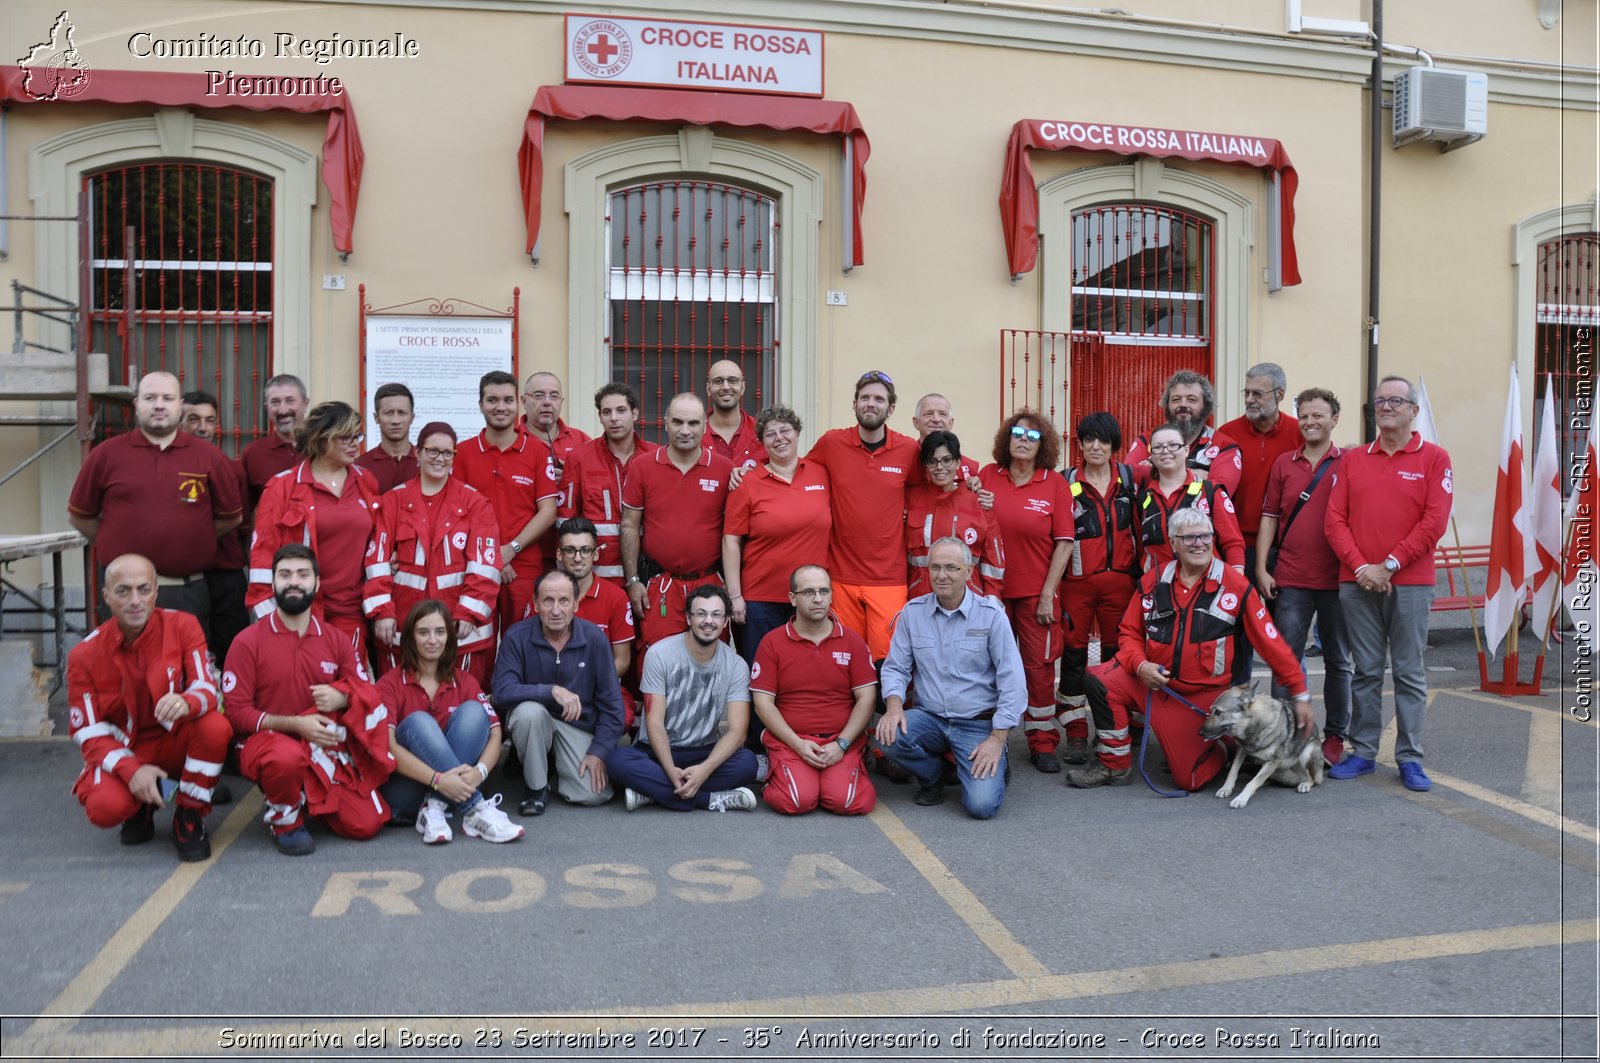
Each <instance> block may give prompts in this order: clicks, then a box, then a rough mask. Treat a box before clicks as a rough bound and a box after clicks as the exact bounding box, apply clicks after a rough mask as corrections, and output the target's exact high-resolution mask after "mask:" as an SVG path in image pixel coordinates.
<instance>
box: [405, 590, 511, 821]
mask: <svg viewBox="0 0 1600 1063" xmlns="http://www.w3.org/2000/svg"><path fill="white" fill-rule="evenodd" d="M455 663H456V625H455V622H454V621H453V620H452V619H451V618H450V607H449V606H447V605H445V603H443V602H441V601H439V600H438V599H437V598H425V599H423V600H422V601H420V602H418V603H417V604H416V605H414V606H412V607H411V613H410V614H409V615H408V616H407V617H406V624H405V630H404V631H403V632H402V634H401V636H400V667H399V668H396V669H394V670H393V671H390V672H387V673H385V674H384V677H383V678H382V679H380V680H378V694H379V696H380V697H382V699H383V703H384V704H385V705H386V706H388V708H389V712H390V718H391V719H392V720H394V721H395V724H394V726H393V727H391V728H390V729H389V752H390V753H392V754H394V760H395V771H394V774H393V775H392V776H391V777H390V778H389V781H388V782H386V783H384V784H383V796H384V797H385V798H387V799H388V802H389V806H390V807H391V808H392V809H394V813H395V817H396V818H397V819H399V818H402V817H405V816H411V815H415V816H416V823H417V833H418V834H420V835H422V841H423V844H425V845H439V844H442V843H444V842H447V841H449V840H450V839H451V837H452V834H451V831H450V823H449V819H448V817H449V814H450V813H451V812H452V811H453V812H459V813H460V814H461V829H462V830H464V831H466V833H467V834H468V836H470V837H473V838H482V839H483V840H484V841H489V842H510V841H516V840H517V839H518V838H520V837H522V828H521V827H520V826H518V825H516V824H514V823H512V822H511V821H510V820H509V819H507V818H506V814H505V813H504V812H501V811H500V808H499V805H500V795H499V794H495V795H494V797H493V798H485V797H484V796H483V794H482V793H481V792H480V791H479V787H481V786H482V785H483V782H484V780H485V779H487V778H488V777H489V769H490V767H491V766H493V765H494V763H495V762H496V761H498V760H499V759H500V741H501V739H500V718H499V717H498V716H496V715H495V712H494V709H492V708H490V707H489V699H488V698H486V697H485V696H484V694H483V690H482V688H480V687H479V686H478V681H477V680H476V679H474V678H472V676H471V675H469V674H468V673H466V672H465V671H457V670H456V667H455Z"/></svg>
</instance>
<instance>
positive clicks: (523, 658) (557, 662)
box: [494, 616, 623, 760]
mask: <svg viewBox="0 0 1600 1063" xmlns="http://www.w3.org/2000/svg"><path fill="white" fill-rule="evenodd" d="M558 686H559V687H566V688H567V689H568V690H570V691H572V692H573V693H574V694H576V695H578V700H579V701H581V702H582V703H583V712H582V713H581V714H580V715H579V716H578V718H577V719H576V720H573V721H571V723H572V726H574V727H577V728H579V729H580V730H584V731H588V732H589V733H590V734H592V735H594V741H593V742H592V743H590V745H589V753H590V755H592V756H596V757H599V758H601V759H602V760H603V759H605V756H606V754H608V753H610V752H611V751H612V750H613V749H614V748H616V745H617V741H618V740H619V739H620V738H621V737H622V722H623V716H622V684H621V682H619V681H618V679H617V665H616V659H615V658H614V657H612V656H611V643H609V642H607V641H606V636H605V632H603V631H601V630H600V629H599V628H598V627H596V626H595V625H594V624H592V623H590V622H589V621H587V620H583V619H580V618H578V617H573V618H572V635H571V637H570V638H568V639H567V644H566V645H565V646H563V647H562V648H561V652H560V653H559V654H558V653H556V651H555V650H554V649H553V648H551V646H550V641H549V640H548V639H546V638H545V637H544V628H543V627H542V626H541V625H540V623H539V618H538V617H537V616H532V617H529V618H528V619H526V620H522V621H519V622H518V623H515V624H512V625H511V627H510V628H508V629H507V630H506V633H505V634H504V635H502V636H501V637H500V653H499V656H498V657H497V658H496V659H495V665H494V704H495V708H497V709H499V710H500V711H501V714H502V715H505V716H506V717H507V718H508V719H509V717H510V712H511V710H512V709H514V708H516V707H517V706H518V705H520V704H521V703H522V702H524V701H537V702H539V703H540V704H542V705H543V706H544V707H545V708H546V709H549V710H550V712H551V714H552V715H554V716H555V717H556V718H558V719H559V718H560V716H561V709H560V707H559V706H558V705H557V704H556V699H555V697H554V695H552V694H551V692H550V691H551V688H552V687H558Z"/></svg>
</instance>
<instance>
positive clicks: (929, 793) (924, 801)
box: [911, 782, 944, 806]
mask: <svg viewBox="0 0 1600 1063" xmlns="http://www.w3.org/2000/svg"><path fill="white" fill-rule="evenodd" d="M911 800H913V801H915V802H916V803H917V804H919V805H924V806H927V805H942V804H944V783H942V782H936V783H934V784H933V785H932V786H918V787H917V794H916V796H915V797H913V798H912V799H911Z"/></svg>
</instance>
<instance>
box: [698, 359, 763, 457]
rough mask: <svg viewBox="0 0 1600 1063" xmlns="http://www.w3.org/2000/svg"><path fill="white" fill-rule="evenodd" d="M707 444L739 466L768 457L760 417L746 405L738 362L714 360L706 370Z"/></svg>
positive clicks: (741, 372) (742, 374) (742, 373)
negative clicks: (754, 414) (763, 444)
mask: <svg viewBox="0 0 1600 1063" xmlns="http://www.w3.org/2000/svg"><path fill="white" fill-rule="evenodd" d="M706 401H707V402H708V403H709V404H710V405H709V411H710V412H709V414H708V416H707V417H706V434H705V438H704V440H702V442H703V444H704V445H705V446H708V447H710V448H711V449H712V450H713V451H714V452H716V453H718V454H721V455H722V456H723V457H725V458H727V459H728V460H729V461H730V462H732V463H733V467H734V468H735V469H748V468H751V467H753V466H756V465H760V464H761V463H762V462H763V461H765V460H766V457H767V454H766V451H765V450H763V449H762V446H761V438H760V436H759V435H758V434H757V433H756V419H755V418H754V417H752V416H750V414H749V413H748V412H747V411H746V410H745V408H744V370H742V369H740V368H739V363H738V362H730V361H727V360H723V361H717V362H712V363H711V368H710V369H708V370H706Z"/></svg>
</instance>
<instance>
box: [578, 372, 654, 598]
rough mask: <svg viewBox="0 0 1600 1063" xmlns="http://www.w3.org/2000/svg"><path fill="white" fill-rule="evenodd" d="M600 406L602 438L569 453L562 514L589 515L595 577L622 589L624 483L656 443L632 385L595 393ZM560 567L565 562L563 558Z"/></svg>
mask: <svg viewBox="0 0 1600 1063" xmlns="http://www.w3.org/2000/svg"><path fill="white" fill-rule="evenodd" d="M594 408H595V412H596V413H598V414H599V415H600V437H599V438H598V439H591V440H589V442H587V443H584V444H583V445H582V446H580V447H578V448H577V449H575V450H573V451H572V453H571V454H570V455H568V457H567V461H566V464H565V465H564V466H563V467H562V469H561V501H560V502H559V503H558V504H557V506H556V516H557V517H558V518H559V519H561V520H566V519H568V518H570V517H584V518H587V519H588V520H590V521H592V522H593V523H594V529H595V550H596V553H595V558H594V574H595V575H596V576H599V577H600V578H601V579H602V580H604V581H606V582H608V583H611V584H613V585H615V586H616V587H617V588H618V589H619V590H620V589H621V588H622V579H623V576H622V544H621V539H620V533H621V528H622V485H623V484H624V483H625V482H626V481H627V475H628V466H629V465H631V464H632V463H633V460H634V459H635V458H637V457H638V456H640V455H641V454H649V453H650V452H651V451H653V450H655V449H656V444H654V443H652V442H650V441H649V440H647V439H645V438H644V437H642V436H641V435H639V393H638V392H636V391H634V390H633V388H632V387H631V386H630V385H628V384H623V383H620V382H615V381H614V382H612V383H610V384H607V385H605V386H604V387H602V388H601V389H600V390H599V391H597V392H595V393H594ZM557 534H558V537H559V532H558V533H557ZM556 563H557V564H560V563H561V559H560V557H559V556H558V557H557V558H556ZM623 597H624V599H626V597H627V595H623ZM580 612H581V609H580Z"/></svg>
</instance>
